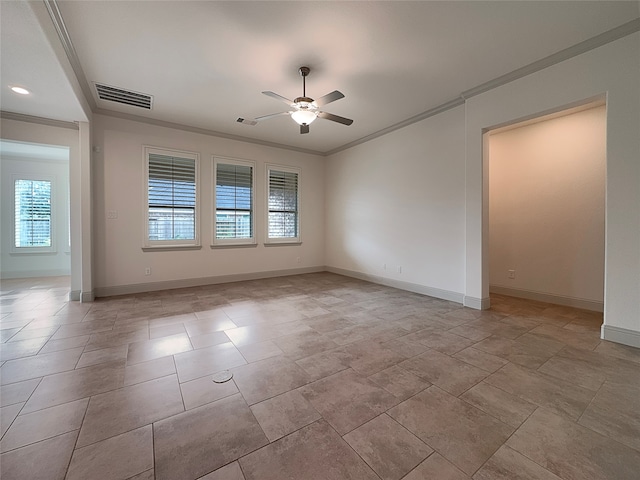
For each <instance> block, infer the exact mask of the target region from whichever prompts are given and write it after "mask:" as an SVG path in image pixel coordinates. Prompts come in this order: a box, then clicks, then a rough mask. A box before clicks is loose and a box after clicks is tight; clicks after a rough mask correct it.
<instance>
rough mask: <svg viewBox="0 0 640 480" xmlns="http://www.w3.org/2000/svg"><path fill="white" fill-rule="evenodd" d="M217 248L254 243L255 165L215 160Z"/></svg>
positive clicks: (215, 233)
mask: <svg viewBox="0 0 640 480" xmlns="http://www.w3.org/2000/svg"><path fill="white" fill-rule="evenodd" d="M213 163H214V169H213V175H214V182H213V183H214V185H215V196H214V212H215V215H216V218H215V221H214V230H215V231H214V235H213V243H214V245H243V244H245V245H246V244H254V243H255V236H254V233H253V232H254V223H253V191H254V186H253V185H254V184H253V181H254V180H253V171H254V163H252V162H246V161H241V160H231V159H226V158H220V159H218V158H214V161H213Z"/></svg>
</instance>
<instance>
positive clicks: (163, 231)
mask: <svg viewBox="0 0 640 480" xmlns="http://www.w3.org/2000/svg"><path fill="white" fill-rule="evenodd" d="M148 178H149V182H148V198H149V225H148V235H149V240H150V241H162V240H195V227H196V161H195V159H193V158H180V157H174V156H170V155H160V154H155V153H149V172H148Z"/></svg>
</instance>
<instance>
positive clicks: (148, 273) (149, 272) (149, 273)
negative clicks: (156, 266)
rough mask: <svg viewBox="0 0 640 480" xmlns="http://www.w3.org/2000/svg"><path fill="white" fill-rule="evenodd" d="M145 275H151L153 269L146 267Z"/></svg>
mask: <svg viewBox="0 0 640 480" xmlns="http://www.w3.org/2000/svg"><path fill="white" fill-rule="evenodd" d="M144 274H145V275H151V267H146V268H145V269H144Z"/></svg>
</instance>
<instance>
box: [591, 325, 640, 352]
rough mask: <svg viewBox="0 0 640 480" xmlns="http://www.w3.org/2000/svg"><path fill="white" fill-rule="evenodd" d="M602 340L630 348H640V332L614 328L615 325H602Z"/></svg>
mask: <svg viewBox="0 0 640 480" xmlns="http://www.w3.org/2000/svg"><path fill="white" fill-rule="evenodd" d="M600 338H602V339H603V340H608V341H610V342H616V343H622V344H624V345H629V346H630V347H636V348H640V332H637V331H635V330H629V329H628V328H622V327H614V326H613V325H602V327H601V328H600Z"/></svg>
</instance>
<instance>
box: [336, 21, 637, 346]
mask: <svg viewBox="0 0 640 480" xmlns="http://www.w3.org/2000/svg"><path fill="white" fill-rule="evenodd" d="M639 85H640V33H635V34H632V35H629V36H627V37H624V38H622V39H620V40H617V41H615V42H611V43H609V44H606V45H604V46H602V47H599V48H597V49H594V50H591V51H589V52H587V53H584V54H582V55H579V56H577V57H574V58H572V59H570V60H567V61H564V62H562V63H559V64H557V65H553V66H551V67H548V68H546V69H544V70H541V71H539V72H536V73H534V74H531V75H528V76H526V77H523V78H521V79H518V80H515V81H513V82H510V83H508V84H506V85H503V86H501V87H497V88H494V89H492V90H490V91H487V92H485V93H483V94H480V95H477V96H474V97H471V98H469V99H467V101H466V102H465V106H464V108H463V109H462V108H456V109H454V110H451V111H447V112H445V113H442V114H440V115H437V116H435V117H432V118H429V119H427V120H424V121H422V122H420V123H417V124H414V125H411V126H409V127H406V128H404V129H401V130H398V131H396V132H393V133H390V134H387V135H385V136H383V137H380V138H377V139H375V140H373V141H371V142H368V143H365V144H362V145H359V146H357V147H353V148H351V149H348V150H346V151H343V152H340V153H338V154H335V155H333V156H331V157H330V158H329V161H328V163H327V181H326V185H327V189H326V191H327V201H326V207H325V209H326V212H325V215H326V219H327V220H326V222H327V228H326V252H327V253H326V263H327V265H328V266H330V267H332V268H337V269H343V270H349V271H353V272H360V273H362V272H364V273H365V274H367V275H369V276H371V275H377V278H378V279H382V280H383V281H387V283H389V281H390V280H394V281H397V280H398V279H399V278H402V279H403V280H406V281H408V282H411V283H412V284H414V285H413V287H415V284H418V287H420V286H422V287H424V288H423V289H422V290H424V291H429V290H430V289H434V288H435V289H436V291H433V292H432V293H433V294H438V293H442V292H438V291H437V289H441V290H444V291H446V292H460V293H462V294H464V299H463V300H464V303H465V305H468V306H472V307H474V308H486V307H488V306H489V302H488V300H489V274H488V273H489V242H488V238H489V237H488V231H489V220H488V219H489V215H488V209H489V190H488V179H489V171H488V166H489V162H488V161H487V162H483V155H484V154H485V153H486V152H485V147H484V143H483V135H484V133H485V132H486V131H487V130H489V129H491V128H493V127H495V126H497V125H503V124H507V123H512V122H515V121H517V120H522V119H525V118H531V117H532V116H539V115H541V114H544V113H550V112H552V111H558V110H560V109H563V108H567V107H569V106H573V105H576V104H579V103H584V102H585V101H586V100H588V99H594V98H597V97H601V96H602V95H606V101H607V181H606V226H605V232H606V234H605V242H606V250H605V296H604V298H605V324H604V325H603V337H604V338H607V339H611V340H614V341H619V342H622V343H627V344H633V345H637V346H640V214H639V211H640V161H639V159H640V134H639V132H640V88H639V87H638V86H639ZM487 150H488V149H487ZM487 158H488V157H487ZM461 162H464V169H462V168H460V167H459V166H460V164H461ZM395 166H409V167H411V169H410V171H409V173H408V174H407V175H405V176H403V177H402V179H400V178H399V176H398V175H396V174H395V173H394V172H395V171H396V169H395V168H394V167H395ZM400 181H402V182H406V184H405V183H400ZM462 184H464V186H462ZM461 202H464V206H461V204H460V203H461ZM387 205H390V206H391V208H388V207H387ZM461 212H462V213H461ZM411 213H414V215H411ZM391 214H393V215H397V216H399V218H401V219H402V220H401V221H395V222H394V221H392V220H390V218H391ZM461 215H464V225H461V224H460V216H461ZM394 218H395V217H394ZM415 218H420V219H425V221H424V222H421V223H419V226H418V227H412V226H411V222H409V221H408V220H412V219H415ZM405 232H408V233H409V234H406V233H405ZM383 262H387V263H392V264H393V265H396V264H404V265H403V267H404V270H403V274H401V275H402V277H399V276H398V275H397V274H396V273H395V272H393V273H391V272H389V271H388V270H387V271H386V273H385V272H384V271H383V270H381V265H382V264H383ZM407 268H408V270H407ZM404 272H406V273H404ZM396 284H397V283H396ZM409 287H411V288H413V287H412V286H411V285H409ZM414 289H416V290H420V288H414ZM443 296H444V295H443Z"/></svg>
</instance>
